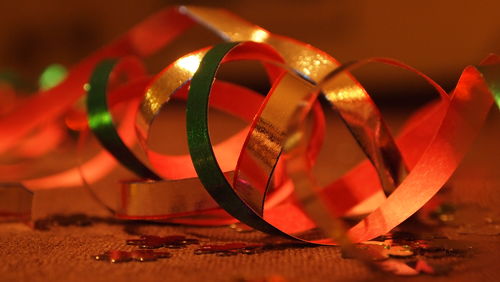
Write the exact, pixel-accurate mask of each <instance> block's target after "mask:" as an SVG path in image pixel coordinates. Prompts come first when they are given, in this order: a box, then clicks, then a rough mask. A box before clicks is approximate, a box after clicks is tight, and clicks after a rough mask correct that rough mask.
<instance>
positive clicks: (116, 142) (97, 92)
mask: <svg viewBox="0 0 500 282" xmlns="http://www.w3.org/2000/svg"><path fill="white" fill-rule="evenodd" d="M117 63H118V60H116V59H109V60H104V61H102V62H101V63H99V64H98V65H97V66H96V68H95V69H94V72H93V73H92V75H91V77H90V81H89V84H88V90H87V113H88V124H89V127H90V129H91V130H92V132H93V133H94V135H95V136H96V138H97V139H98V140H99V142H100V143H101V145H102V146H103V147H104V148H106V150H108V151H109V152H110V153H111V155H113V156H114V157H115V158H116V159H117V160H118V161H119V162H120V163H121V164H122V165H123V166H125V167H126V168H127V169H129V170H130V171H132V172H133V173H135V174H136V175H137V176H139V177H141V178H146V179H153V180H160V179H161V178H160V177H159V176H158V175H156V173H154V172H153V171H151V170H150V169H149V168H148V167H146V166H145V165H144V164H143V163H142V161H141V160H139V159H138V158H137V157H136V156H135V155H134V153H133V152H132V151H130V150H129V148H128V147H127V145H125V143H124V142H123V140H122V139H121V137H120V135H119V134H118V132H117V131H116V127H115V125H114V123H113V118H112V116H111V113H110V112H109V109H108V104H107V100H106V90H107V85H108V80H109V76H110V74H111V72H112V71H113V69H114V67H115V66H116V65H117Z"/></svg>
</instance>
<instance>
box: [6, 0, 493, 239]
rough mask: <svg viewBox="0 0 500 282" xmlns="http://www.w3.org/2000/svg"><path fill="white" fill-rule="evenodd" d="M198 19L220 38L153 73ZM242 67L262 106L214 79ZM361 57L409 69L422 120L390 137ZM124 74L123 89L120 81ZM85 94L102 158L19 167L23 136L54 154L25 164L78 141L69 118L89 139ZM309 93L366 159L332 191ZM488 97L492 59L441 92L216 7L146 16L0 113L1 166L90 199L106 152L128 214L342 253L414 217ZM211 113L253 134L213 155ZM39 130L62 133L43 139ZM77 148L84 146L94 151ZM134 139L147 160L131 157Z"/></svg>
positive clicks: (468, 138)
mask: <svg viewBox="0 0 500 282" xmlns="http://www.w3.org/2000/svg"><path fill="white" fill-rule="evenodd" d="M195 23H198V24H200V25H202V26H204V27H206V28H208V29H210V30H212V31H214V32H215V33H216V34H217V35H219V36H220V37H221V38H222V39H224V40H225V41H228V42H227V43H221V44H219V45H216V46H214V47H212V48H204V49H201V50H197V51H194V52H191V53H188V54H187V55H185V56H183V57H181V58H179V59H177V60H176V61H174V62H173V63H172V64H170V65H169V66H167V67H166V68H165V69H164V70H163V71H162V72H160V73H159V74H157V75H156V76H150V75H149V74H147V72H146V70H145V68H144V67H143V66H142V64H141V61H140V58H141V57H145V56H149V55H150V54H152V53H154V52H155V51H157V50H158V49H159V48H161V47H163V46H164V45H166V44H168V43H169V42H170V41H172V40H173V39H174V38H175V37H177V36H178V35H180V34H181V33H182V32H184V31H185V30H187V29H188V28H189V27H191V26H192V25H193V24H195ZM238 60H257V61H260V62H261V63H262V64H263V65H264V68H265V70H266V72H267V75H268V77H269V80H270V82H271V84H272V88H271V90H270V91H269V93H268V94H267V95H266V97H262V96H260V95H259V94H257V93H255V92H253V91H251V90H249V89H246V88H244V87H241V86H238V85H235V84H233V83H229V82H224V81H221V80H217V79H216V73H217V69H218V68H219V66H220V65H221V64H223V63H225V62H229V61H238ZM368 63H383V64H389V65H392V66H396V67H399V68H403V69H406V70H409V71H412V72H414V73H416V74H417V75H419V76H421V77H423V79H425V80H426V81H427V82H428V83H430V84H431V85H432V86H433V87H434V88H435V89H436V91H437V92H438V94H439V97H440V101H439V102H438V103H434V104H431V105H429V106H426V107H424V108H423V109H422V110H420V111H418V112H417V113H416V114H415V115H414V116H413V117H412V118H410V119H409V122H408V123H407V124H406V125H405V127H404V128H403V130H402V131H401V133H400V134H399V135H398V136H397V137H396V138H394V137H393V136H392V134H391V133H390V132H389V130H388V128H387V126H386V124H385V122H384V120H383V117H382V115H381V113H380V111H379V110H378V108H377V107H376V105H375V103H374V102H373V101H372V99H371V98H370V96H369V95H368V93H367V92H366V91H365V90H364V88H363V87H362V85H361V84H360V83H359V82H357V81H356V80H355V78H354V76H353V75H352V74H350V71H351V70H353V69H356V68H359V67H362V66H364V65H366V64H368ZM122 72H124V73H126V74H127V78H128V80H127V81H126V82H124V83H123V82H122V83H121V84H120V82H114V79H116V78H117V77H119V75H118V74H120V73H122ZM89 77H90V80H89ZM88 80H89V82H88V84H87V81H88ZM111 86H112V87H111ZM85 92H87V94H88V95H87V96H86V97H87V100H86V109H87V115H88V128H89V129H90V130H91V131H92V132H93V134H94V136H95V138H97V140H98V141H99V142H100V144H101V146H102V149H104V150H105V151H104V150H103V151H98V150H97V151H96V152H94V154H93V155H92V157H90V158H87V159H85V160H83V161H82V163H80V164H78V163H77V164H75V160H73V159H72V157H70V155H69V154H64V156H65V158H66V159H70V158H71V159H72V161H69V162H67V163H63V162H61V164H60V165H59V166H57V167H56V168H53V169H52V170H50V171H48V172H47V171H44V170H42V169H40V168H41V167H43V161H41V160H40V159H35V158H33V157H32V158H31V159H29V158H27V159H26V158H25V157H22V158H21V157H20V156H21V154H20V153H19V152H22V151H23V150H21V149H16V148H21V147H22V146H19V144H20V143H19V140H28V141H30V140H35V142H33V141H31V143H30V142H28V141H24V142H25V146H24V148H31V147H36V146H33V143H35V144H38V143H43V142H45V141H47V140H48V139H47V138H48V137H47V136H57V138H53V139H54V140H52V141H50V142H46V143H48V144H50V145H51V146H48V147H46V148H45V149H43V150H40V151H38V152H34V151H31V155H30V154H25V155H23V156H40V155H42V156H44V157H45V158H49V157H53V156H54V154H55V153H54V152H52V153H51V151H53V150H55V149H54V148H56V147H58V146H59V145H60V144H65V142H66V143H72V139H71V138H70V136H69V134H67V133H66V132H64V131H62V130H61V128H63V127H64V126H68V125H70V124H71V126H70V128H71V129H72V130H76V131H78V132H80V133H81V134H82V135H85V131H86V127H87V126H86V125H85V122H83V123H82V122H81V120H84V121H85V119H86V117H85V116H84V115H82V114H81V113H80V112H79V111H80V110H81V109H79V108H78V106H75V104H76V103H77V102H78V100H79V99H80V98H81V97H82V96H83V95H84V94H85ZM209 97H211V98H210V99H209ZM318 97H323V98H324V99H325V100H326V101H328V102H329V106H330V108H331V109H332V110H334V111H335V112H337V113H338V114H339V116H340V117H341V118H342V120H343V121H344V123H345V125H346V126H347V127H348V129H349V130H350V132H351V133H352V134H353V136H354V138H355V139H356V141H357V142H358V144H359V145H360V147H361V148H362V150H363V151H364V153H365V155H366V156H367V160H366V161H364V162H362V163H361V164H359V165H358V166H357V167H355V168H354V169H352V170H351V171H350V172H348V173H347V174H346V175H344V176H343V177H341V178H340V179H338V180H336V181H334V182H332V183H331V184H329V185H327V186H325V187H319V186H318V185H317V183H316V182H317V181H316V180H315V178H314V176H313V175H312V173H311V169H312V167H313V166H314V164H315V161H316V158H317V156H318V154H319V149H320V147H321V145H322V143H323V136H324V130H325V120H324V117H323V112H322V108H321V107H320V105H319V103H318V102H317V99H318ZM171 98H174V99H180V100H187V105H186V121H187V137H188V145H189V150H190V155H182V156H170V155H163V154H160V153H158V152H155V151H154V150H152V149H150V147H149V144H148V138H149V136H150V135H151V134H150V131H151V130H152V129H151V128H152V125H153V123H154V122H155V120H156V117H157V116H158V114H159V113H160V112H161V111H162V109H163V108H164V106H165V104H167V103H168V102H169V101H170V99H171ZM494 101H496V103H497V104H498V106H499V107H500V59H499V57H498V56H496V55H491V56H489V57H488V58H487V59H485V60H484V61H483V62H482V63H481V64H480V66H478V67H468V68H466V69H465V70H464V72H463V74H462V76H461V78H460V80H459V82H458V84H457V87H456V88H455V89H454V90H453V91H452V92H451V93H450V94H447V93H446V92H445V91H443V89H442V88H441V87H439V85H437V84H436V83H435V82H434V81H432V80H431V79H430V78H428V77H426V76H425V75H423V74H422V73H420V72H418V71H417V70H415V69H412V68H411V67H408V66H406V65H404V64H402V63H399V62H397V61H394V60H389V59H369V60H365V61H358V62H353V63H348V64H344V65H340V64H339V63H338V62H337V61H336V60H335V59H333V58H332V57H330V56H329V55H327V54H325V53H324V52H322V51H320V50H318V49H316V48H314V47H312V46H310V45H307V44H304V43H301V42H298V41H296V40H294V39H290V38H287V37H284V36H278V35H275V34H272V33H270V32H269V31H267V30H264V29H262V28H260V27H258V26H255V25H253V24H251V23H249V22H246V21H245V20H242V19H240V18H239V17H237V16H235V15H233V14H231V13H228V12H226V11H224V10H220V9H210V8H200V7H179V8H173V9H166V10H164V11H161V12H159V13H158V14H156V15H153V16H152V17H151V18H149V19H147V20H146V21H144V22H143V23H141V24H139V25H138V26H136V27H134V28H133V29H132V30H131V31H129V32H128V33H127V34H126V35H124V36H123V37H121V38H119V39H118V40H116V41H114V42H113V43H111V44H110V45H108V46H107V47H105V48H103V49H101V50H100V51H98V52H96V53H95V54H93V55H92V56H90V57H89V58H87V59H85V60H84V61H82V62H81V63H80V64H78V65H76V66H75V67H73V68H72V69H71V70H70V72H69V74H68V75H67V77H66V79H65V80H64V81H63V82H62V83H60V84H59V85H57V86H55V87H53V88H50V89H48V90H45V91H42V92H40V93H36V94H33V95H32V96H31V97H29V98H25V99H24V100H23V102H22V103H21V104H20V106H18V107H16V108H15V109H14V110H12V111H9V112H8V113H7V114H6V115H3V116H2V118H1V119H0V136H1V139H0V152H2V153H5V154H7V153H8V152H9V151H11V152H9V153H12V151H13V149H16V150H14V151H15V152H17V153H16V154H14V155H16V158H17V159H16V158H14V159H16V161H19V162H18V163H16V164H14V165H13V164H9V165H4V166H2V167H0V171H2V172H3V175H4V176H2V179H3V180H9V181H16V182H22V183H23V184H24V185H25V186H27V187H28V188H30V189H32V190H36V189H49V188H51V187H53V186H54V185H61V186H68V187H71V186H82V185H86V186H89V188H90V189H91V190H94V191H95V190H96V189H100V188H101V187H97V186H96V184H95V183H96V182H97V180H98V179H100V178H103V177H105V176H106V175H107V174H108V172H109V171H110V170H111V169H112V167H113V162H112V157H113V158H114V159H116V161H117V162H119V163H120V164H121V165H122V166H123V167H125V168H127V169H128V170H129V171H130V172H132V173H133V174H134V175H135V176H136V177H138V178H139V179H138V180H127V181H125V180H124V179H120V180H122V181H120V184H118V183H117V185H121V187H120V189H119V194H120V197H119V199H120V203H119V204H118V205H115V207H114V208H109V209H110V210H112V211H113V212H114V213H115V214H116V215H117V216H120V217H122V218H129V219H164V220H165V219H168V220H170V221H173V222H179V223H189V224H202V225H216V224H227V223H229V222H233V221H234V218H236V219H238V220H240V221H242V222H244V223H246V224H248V225H250V226H252V227H254V228H256V229H259V230H261V231H264V232H268V233H272V234H279V235H282V236H285V237H289V238H296V239H300V240H304V241H307V242H311V243H320V244H335V243H338V244H341V245H343V246H349V245H350V244H351V242H362V241H365V240H369V239H372V238H374V237H377V236H379V235H383V234H385V233H386V232H388V231H390V230H391V229H393V228H394V227H396V226H397V225H398V224H400V223H401V222H402V221H404V220H405V219H407V218H408V217H409V216H411V215H412V214H413V213H415V212H416V211H417V210H418V209H419V208H421V207H422V206H423V205H424V204H425V203H426V202H427V201H428V200H429V199H430V198H431V197H432V196H433V195H434V194H435V193H436V192H437V191H438V190H439V189H440V188H441V187H442V186H443V185H444V183H445V182H446V181H447V179H448V178H449V177H450V176H451V174H452V173H453V171H454V170H455V169H456V167H457V166H458V164H459V163H460V160H461V159H462V157H463V156H464V154H465V153H466V151H467V149H468V147H470V145H471V143H472V141H473V138H474V136H476V135H477V133H478V130H479V129H480V128H481V125H482V123H483V122H484V120H485V117H486V114H487V112H488V110H489V109H490V107H491V105H492V104H493V103H494ZM121 103H127V107H126V108H127V110H125V111H124V113H122V116H121V118H120V117H119V118H118V119H117V118H115V117H114V116H113V115H112V109H113V108H114V107H115V106H116V107H117V106H118V105H119V104H121ZM40 105H44V106H43V107H41V106H40ZM209 107H213V108H217V109H220V110H223V111H225V112H228V113H230V114H232V115H234V116H237V117H239V118H241V119H243V120H245V121H247V122H249V123H250V125H249V127H246V128H244V129H243V130H241V131H240V132H238V133H236V134H235V135H234V136H232V137H230V138H229V139H227V140H225V141H223V142H221V143H220V144H216V145H212V143H211V140H210V135H209V129H208V108H209ZM167 110H168V109H167ZM118 116H119V115H118ZM61 118H65V120H66V124H65V125H63V123H62V122H61ZM114 120H119V122H118V123H117V124H119V126H118V125H116V124H115V123H114ZM68 121H71V122H69V123H68ZM82 124H83V125H82ZM307 126H309V127H311V128H312V130H309V131H308V130H307V128H306V127H307ZM47 132H49V133H50V132H56V133H57V132H58V133H57V134H59V135H57V134H48V135H47V134H46V135H44V133H47ZM171 134H174V133H171ZM37 140H38V141H37ZM82 140H83V139H80V141H79V144H80V146H87V145H86V144H88V143H85V142H84V141H82ZM166 141H168V140H166ZM135 143H138V144H139V146H140V148H142V153H137V150H135V149H134V148H133V146H134V144H135ZM166 143H168V142H166ZM30 144H31V145H30ZM167 145H168V144H167ZM47 152H48V153H47ZM111 156H112V157H111ZM191 160H192V162H191ZM105 163H106V165H105ZM75 166H76V168H75ZM78 167H79V168H78ZM89 169H92V170H89ZM7 175H10V178H9V177H8V176H7ZM4 178H5V179H4ZM8 178H9V179H8ZM117 182H118V181H117ZM54 183H55V184H54ZM14 186H16V185H14ZM204 189H206V191H205V190H204ZM292 191H295V192H294V193H292ZM207 192H208V193H207ZM268 194H269V195H268ZM209 195H210V196H209ZM96 198H98V197H96ZM212 198H213V199H212ZM103 204H104V205H107V204H106V203H103ZM360 207H361V208H363V207H364V211H367V212H369V214H368V215H367V216H366V217H365V218H364V219H362V220H361V221H360V222H359V223H358V224H357V225H355V226H353V227H352V228H349V229H348V228H346V227H345V226H343V223H342V221H341V219H340V218H341V217H342V216H345V215H347V214H348V213H349V212H351V211H353V210H355V209H356V208H358V210H359V208H360ZM220 208H222V209H220ZM226 212H227V213H228V214H229V215H231V216H233V217H234V218H232V217H230V216H229V215H228V214H227V213H226Z"/></svg>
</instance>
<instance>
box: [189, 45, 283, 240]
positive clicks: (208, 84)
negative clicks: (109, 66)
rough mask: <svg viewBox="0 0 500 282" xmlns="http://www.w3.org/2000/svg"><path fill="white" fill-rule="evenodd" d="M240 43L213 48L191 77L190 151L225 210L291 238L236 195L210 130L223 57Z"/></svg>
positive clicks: (257, 226)
mask: <svg viewBox="0 0 500 282" xmlns="http://www.w3.org/2000/svg"><path fill="white" fill-rule="evenodd" d="M238 44H240V43H239V42H230V43H221V44H218V45H216V46H215V47H213V48H212V49H211V50H210V51H208V53H207V54H206V55H205V56H204V58H203V60H202V61H201V63H200V66H199V68H198V70H197V72H196V73H195V75H194V76H193V79H192V80H191V86H190V88H189V95H188V99H187V106H186V127H187V140H188V146H189V152H190V155H191V159H192V161H193V165H194V168H195V170H196V172H197V174H198V177H199V178H200V181H201V182H202V183H203V185H204V186H205V189H206V190H207V191H208V193H209V194H210V195H211V196H212V197H213V198H214V199H215V201H216V202H217V203H218V204H219V205H220V206H221V207H222V208H223V209H225V210H226V211H227V212H228V213H229V214H231V215H232V216H233V217H235V218H237V219H238V220H240V221H242V222H244V223H245V224H247V225H249V226H252V227H253V228H255V229H258V230H260V231H263V232H266V233H270V234H275V235H281V236H285V237H288V238H291V236H290V235H288V234H286V233H284V232H282V231H281V230H279V229H277V228H276V227H274V226H273V225H271V224H270V223H268V222H266V221H265V220H264V219H263V218H262V217H260V216H259V215H258V214H257V213H256V212H255V211H254V210H252V209H251V208H250V207H249V206H248V205H247V204H246V203H245V202H244V201H243V200H242V199H241V198H240V197H239V196H238V195H237V194H236V192H235V191H234V190H233V187H232V186H231V184H230V183H229V182H228V181H227V179H226V177H225V176H224V173H223V172H222V170H221V168H220V167H219V164H218V163H217V159H216V157H215V154H214V151H213V149H212V142H211V141H210V136H209V130H208V108H209V96H210V90H211V88H212V84H213V81H214V79H215V75H216V73H217V69H218V68H219V66H220V64H221V62H222V59H223V58H224V57H225V56H226V55H227V54H228V53H229V52H231V50H232V49H233V48H235V47H236V46H238Z"/></svg>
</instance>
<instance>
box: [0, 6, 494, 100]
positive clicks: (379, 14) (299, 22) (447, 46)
mask: <svg viewBox="0 0 500 282" xmlns="http://www.w3.org/2000/svg"><path fill="white" fill-rule="evenodd" d="M178 4H189V5H204V6H216V7H223V8H226V9H229V10H231V11H233V12H234V13H236V14H238V15H240V16H241V17H243V18H246V19H247V20H249V21H251V22H253V23H256V24H258V25H260V26H262V27H264V28H266V29H268V30H270V31H272V32H274V33H277V34H282V35H287V36H290V37H293V38H296V39H298V40H300V41H303V42H307V43H310V44H312V45H314V46H316V47H318V48H320V49H322V50H324V51H326V52H328V53H329V54H331V55H332V56H333V57H335V58H337V59H338V60H339V61H341V62H346V61H350V60H354V59H362V58H367V57H373V56H377V57H391V58H395V59H398V60H401V61H403V62H405V63H407V64H409V65H411V66H414V67H416V68H418V69H420V70H422V71H423V72H424V73H426V74H428V75H429V76H431V77H432V78H434V79H435V80H436V81H437V82H438V83H440V84H441V85H443V86H444V87H445V88H446V89H447V90H450V89H452V87H453V86H454V85H455V83H456V81H457V80H458V78H459V75H460V72H461V71H462V70H463V68H464V67H465V66H467V65H469V64H477V63H479V62H480V61H481V59H482V58H484V57H485V56H486V55H487V54H488V53H491V52H497V53H498V52H500V21H499V20H498V11H500V1H498V0H484V1H480V0H479V1H450V0H444V1H426V0H423V1H398V0H389V1H369V0H358V1H348V0H333V1H332V0H330V1H327V0H310V1H297V0H275V1H256V0H252V1H250V0H239V1H214V0H205V1H201V0H198V1H197V0H192V1H168V0H141V1H137V0H132V1H118V0H108V1H98V0H87V1H64V0H46V1H29V0H17V1H7V0H4V1H0V18H1V26H0V69H1V70H11V71H14V72H16V73H19V74H20V76H22V77H23V78H25V79H26V80H27V81H36V79H37V77H38V75H39V74H40V72H41V71H42V70H43V69H44V68H45V67H46V66H48V65H50V64H52V63H59V64H62V65H64V66H71V65H72V64H74V63H76V62H77V61H79V60H80V59H82V58H84V57H85V56H86V55H88V54H90V53H91V52H92V51H94V50H96V49H97V48H99V47H100V46H103V45H104V44H106V43H107V42H109V41H110V40H112V39H113V38H115V37H117V36H118V35H120V34H122V33H124V32H126V31H127V30H128V29H129V28H130V27H132V26H133V25H134V24H135V23H138V22H139V21H141V20H142V19H144V18H145V17H147V16H148V15H150V14H152V13H154V12H156V11H158V10H160V9H162V8H164V7H168V6H170V5H178ZM205 34H210V33H209V32H206V31H205ZM203 36H205V35H203ZM203 36H202V37H203ZM206 36H207V37H206V38H208V39H207V40H208V41H206V42H208V43H203V42H201V43H197V44H194V43H193V44H191V45H190V42H189V41H190V40H192V41H196V40H200V37H199V36H191V38H187V39H185V42H184V43H183V44H180V45H179V44H177V45H174V47H172V48H174V49H175V48H177V49H178V50H174V53H175V54H184V53H187V52H188V51H191V50H193V49H194V48H195V47H196V48H197V47H201V46H203V45H206V44H209V43H211V42H213V39H210V36H211V35H206ZM210 40H212V41H210ZM166 64H167V61H161V62H160V63H157V65H161V66H166ZM157 68H158V67H157ZM155 71H156V69H155ZM359 77H360V80H361V81H362V82H364V83H365V84H366V86H367V88H368V89H372V90H374V91H375V92H377V93H380V94H377V95H378V96H376V99H378V100H381V101H382V102H384V103H391V101H392V102H394V101H395V102H396V103H399V102H400V101H401V100H402V99H404V100H406V99H409V97H411V98H412V99H414V100H415V101H417V100H418V101H421V100H423V99H424V100H425V99H426V98H425V97H429V96H430V95H434V94H433V93H431V91H429V89H430V88H428V87H427V88H426V86H425V84H424V83H421V82H418V81H419V80H418V79H415V78H414V75H412V74H406V73H405V72H404V71H400V70H397V71H396V70H392V69H391V68H388V67H381V66H374V67H368V68H366V69H364V70H362V71H360V73H359ZM377 97H378V98H377Z"/></svg>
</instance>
